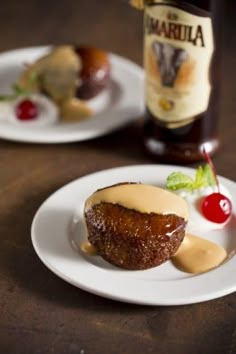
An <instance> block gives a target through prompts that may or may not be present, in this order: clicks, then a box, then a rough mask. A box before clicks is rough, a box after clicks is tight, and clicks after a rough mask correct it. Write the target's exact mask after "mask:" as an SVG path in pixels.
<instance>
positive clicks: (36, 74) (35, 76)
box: [29, 70, 38, 83]
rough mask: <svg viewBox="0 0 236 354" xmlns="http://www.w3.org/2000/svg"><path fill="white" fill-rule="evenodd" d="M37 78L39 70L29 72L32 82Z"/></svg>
mask: <svg viewBox="0 0 236 354" xmlns="http://www.w3.org/2000/svg"><path fill="white" fill-rule="evenodd" d="M37 78H38V73H37V71H35V70H32V71H31V72H30V74H29V82H30V83H32V82H34V81H36V80H37Z"/></svg>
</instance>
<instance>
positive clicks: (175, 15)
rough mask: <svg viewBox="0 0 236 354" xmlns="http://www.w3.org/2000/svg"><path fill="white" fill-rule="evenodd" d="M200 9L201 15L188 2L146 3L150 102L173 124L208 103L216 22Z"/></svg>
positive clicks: (156, 112) (188, 119)
mask: <svg viewBox="0 0 236 354" xmlns="http://www.w3.org/2000/svg"><path fill="white" fill-rule="evenodd" d="M189 8H190V7H189ZM195 9H196V8H195ZM196 10H198V11H196V13H197V15H196V13H193V11H192V8H191V12H190V11H189V12H188V4H185V6H184V9H182V8H181V9H180V8H178V7H176V6H173V5H167V4H164V2H159V3H154V4H153V3H152V4H150V5H148V4H147V5H146V7H145V17H144V21H145V22H144V25H145V38H144V67H145V72H146V87H145V91H146V92H145V96H146V104H147V108H148V109H149V111H150V112H151V114H152V115H153V116H154V117H156V118H157V119H158V120H159V123H160V124H163V125H164V126H166V127H168V128H178V127H180V126H183V125H185V124H188V123H189V122H191V121H192V120H193V119H194V117H195V116H197V115H199V114H200V113H202V112H204V111H206V110H207V107H208V103H209V98H210V92H211V84H210V80H209V75H210V64H211V58H212V54H213V50H214V42H213V30H212V22H211V18H210V17H209V16H208V15H206V13H205V12H204V13H202V15H200V13H201V10H199V9H196Z"/></svg>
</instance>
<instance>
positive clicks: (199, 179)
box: [166, 164, 215, 191]
mask: <svg viewBox="0 0 236 354" xmlns="http://www.w3.org/2000/svg"><path fill="white" fill-rule="evenodd" d="M213 185H215V178H214V174H213V173H212V170H211V168H210V167H209V165H207V164H206V165H204V166H199V167H198V168H197V169H196V172H195V176H194V180H193V179H192V178H191V177H189V176H187V175H185V174H184V173H182V172H172V173H171V174H170V175H169V176H168V177H167V180H166V188H167V189H169V190H172V191H176V190H179V189H185V190H188V191H193V190H195V189H199V188H204V187H209V186H213Z"/></svg>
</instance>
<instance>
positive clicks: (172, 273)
mask: <svg viewBox="0 0 236 354" xmlns="http://www.w3.org/2000/svg"><path fill="white" fill-rule="evenodd" d="M174 170H175V171H176V170H181V171H183V172H185V173H189V174H191V175H192V174H193V172H194V171H193V170H192V169H190V168H183V167H181V168H180V167H176V166H159V165H142V166H132V167H123V168H115V169H111V170H106V171H102V172H97V173H94V174H91V175H88V176H85V177H83V178H80V179H78V180H76V181H74V182H72V183H70V184H68V185H67V186H65V187H63V188H61V189H60V190H59V191H57V192H56V193H54V194H53V195H52V196H51V197H49V198H48V199H47V200H46V201H45V202H44V204H43V205H42V206H41V207H40V209H39V210H38V212H37V214H36V215H35V218H34V220H33V224H32V242H33V246H34V249H35V251H36V253H37V254H38V256H39V258H40V259H41V260H42V261H43V263H44V264H45V265H46V266H47V267H48V268H49V269H50V270H51V271H52V272H54V273H55V274H57V275H58V276H59V277H60V278H62V279H64V280H65V281H67V282H69V283H71V284H73V285H75V286H77V287H79V288H81V289H84V290H86V291H89V292H91V293H94V294H97V295H100V296H103V297H107V298H111V299H115V300H120V301H125V302H131V303H136V304H146V305H181V304H191V303H196V302H201V301H206V300H210V299H214V298H218V297H221V296H224V295H226V294H230V293H232V292H234V291H235V290H236V278H235V269H236V257H235V256H233V257H232V258H231V259H229V260H228V261H227V262H226V263H225V264H223V265H221V266H220V267H218V268H216V269H213V270H211V271H209V272H207V273H204V274H199V275H191V274H187V273H184V272H181V271H179V270H178V269H176V268H175V267H174V265H173V264H172V263H171V262H170V261H168V262H166V263H164V264H162V265H161V266H159V267H155V268H152V269H148V270H143V271H128V270H122V269H119V268H117V267H114V266H112V265H110V264H109V263H107V262H105V261H104V260H103V259H102V258H101V257H98V256H90V257H89V256H86V255H84V254H82V253H81V252H80V251H79V250H78V248H79V244H80V243H81V242H82V241H83V240H85V239H86V238H87V234H86V230H85V225H84V221H83V206H84V202H85V200H86V199H87V197H88V196H89V195H90V194H91V193H93V192H94V191H95V190H97V189H98V188H103V187H105V186H108V185H112V184H115V183H119V182H125V181H126V182H127V181H130V182H131V181H133V182H143V183H147V184H152V185H158V186H164V185H165V180H166V177H167V176H168V175H169V174H170V173H171V172H173V171H174ZM220 182H221V184H222V185H223V188H224V192H226V193H228V194H229V195H230V198H231V200H232V201H234V200H235V199H236V184H235V183H234V182H232V181H229V180H227V179H225V178H222V177H221V178H220ZM192 211H193V210H192ZM234 213H235V205H234ZM191 227H192V228H193V229H194V232H195V233H197V234H198V235H201V237H204V238H206V239H209V240H211V241H213V242H216V243H219V244H221V245H222V246H223V247H225V248H226V250H227V251H228V253H231V252H233V251H235V250H236V237H235V234H236V222H235V218H232V221H231V222H229V224H228V225H227V226H226V227H224V228H223V229H222V228H221V229H214V228H212V227H211V225H210V224H208V223H207V222H206V221H205V219H204V218H203V217H202V216H201V215H200V214H198V213H197V212H196V213H195V212H193V213H192V217H191ZM190 231H191V230H190Z"/></svg>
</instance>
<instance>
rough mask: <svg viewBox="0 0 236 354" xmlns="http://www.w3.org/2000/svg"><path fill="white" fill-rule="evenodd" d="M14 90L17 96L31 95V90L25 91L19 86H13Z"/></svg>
mask: <svg viewBox="0 0 236 354" xmlns="http://www.w3.org/2000/svg"><path fill="white" fill-rule="evenodd" d="M12 90H13V92H14V94H15V96H28V95H29V94H30V92H29V90H26V89H23V88H21V87H20V86H19V85H17V84H14V85H13V86H12Z"/></svg>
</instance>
